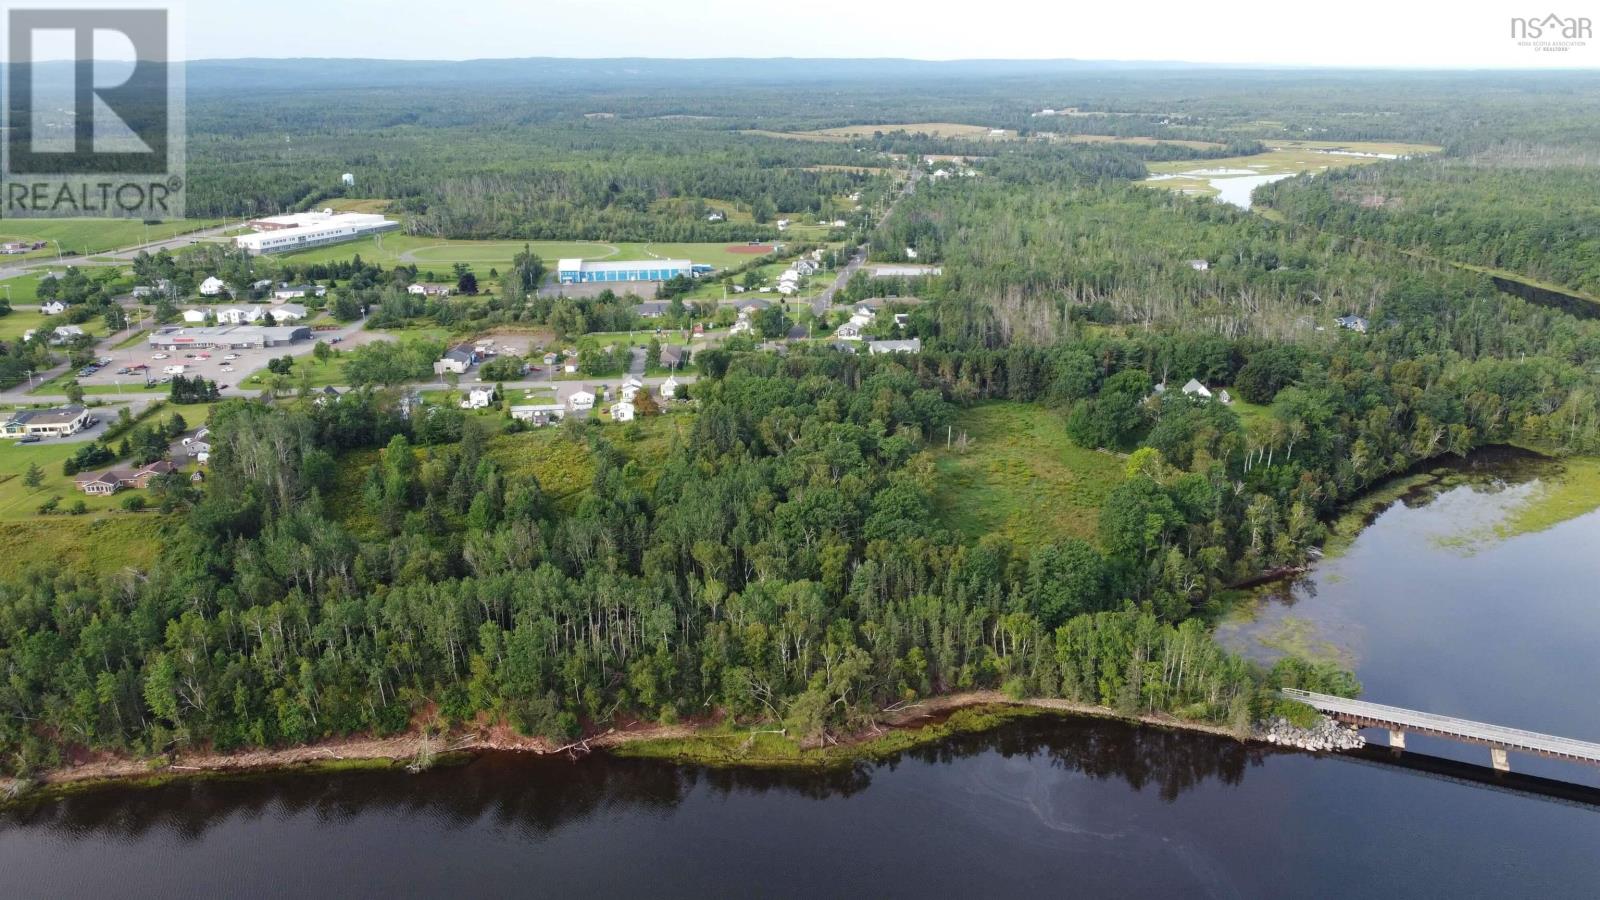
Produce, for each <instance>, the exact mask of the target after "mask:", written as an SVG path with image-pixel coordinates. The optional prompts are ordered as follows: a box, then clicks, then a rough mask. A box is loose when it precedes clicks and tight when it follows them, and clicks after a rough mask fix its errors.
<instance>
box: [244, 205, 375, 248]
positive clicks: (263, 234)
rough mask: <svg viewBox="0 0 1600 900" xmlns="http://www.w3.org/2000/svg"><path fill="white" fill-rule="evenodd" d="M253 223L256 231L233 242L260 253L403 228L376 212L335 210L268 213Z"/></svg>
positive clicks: (327, 242)
mask: <svg viewBox="0 0 1600 900" xmlns="http://www.w3.org/2000/svg"><path fill="white" fill-rule="evenodd" d="M249 224H250V227H251V228H254V229H255V230H256V233H255V234H241V235H239V236H238V237H236V238H234V239H233V241H234V244H235V245H236V246H238V247H241V248H243V249H244V250H246V251H248V252H250V253H252V254H257V255H259V254H263V253H288V252H290V251H293V250H303V249H305V248H307V247H321V246H325V245H327V244H338V243H342V242H344V241H354V240H359V239H360V238H364V237H366V236H367V235H370V234H377V233H379V232H383V231H392V230H393V229H396V228H399V227H400V223H399V222H396V221H393V220H391V219H386V218H384V217H383V216H380V215H376V214H373V213H336V212H334V211H333V210H331V209H325V210H323V211H322V212H308V213H290V214H288V215H283V216H267V217H266V218H261V219H254V220H252V221H251V222H250V223H249Z"/></svg>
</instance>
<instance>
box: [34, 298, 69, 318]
mask: <svg viewBox="0 0 1600 900" xmlns="http://www.w3.org/2000/svg"><path fill="white" fill-rule="evenodd" d="M66 311H67V305H66V304H65V303H62V302H61V301H60V300H51V301H50V302H49V303H41V304H39V312H42V313H44V314H45V315H47V316H59V315H61V314H62V313H64V312H66Z"/></svg>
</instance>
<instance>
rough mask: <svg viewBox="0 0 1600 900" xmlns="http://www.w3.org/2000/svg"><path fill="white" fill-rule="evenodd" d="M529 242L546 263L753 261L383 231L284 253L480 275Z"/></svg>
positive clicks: (698, 252) (669, 248)
mask: <svg viewBox="0 0 1600 900" xmlns="http://www.w3.org/2000/svg"><path fill="white" fill-rule="evenodd" d="M524 246H527V247H529V248H531V249H532V250H533V251H534V252H535V253H538V254H539V257H540V258H541V259H543V260H544V261H545V263H546V264H547V265H548V266H549V267H551V268H554V266H555V263H556V261H558V260H561V259H570V258H578V259H593V260H603V259H605V260H635V259H638V260H645V259H663V258H664V259H689V260H691V261H693V262H697V263H708V264H710V265H713V266H717V267H719V268H722V267H727V266H734V265H739V264H741V263H744V262H748V261H749V259H750V256H749V255H748V254H742V253H735V252H733V251H731V250H729V249H728V247H729V246H730V244H728V243H704V244H649V243H604V242H600V241H447V240H442V239H440V238H430V237H416V236H413V235H405V234H394V233H389V234H383V235H377V236H375V237H371V238H367V239H365V240H360V241H351V242H350V243H347V244H335V245H334V246H331V247H319V248H317V249H315V250H307V251H305V252H302V253H290V254H285V255H283V256H281V257H273V258H274V259H282V260H283V261H285V262H289V263H293V264H295V265H307V264H310V263H328V262H338V261H343V260H348V259H351V258H353V257H355V256H360V257H361V258H362V259H363V260H366V261H368V262H376V263H380V264H382V265H385V266H394V265H399V264H402V263H405V264H413V265H416V266H417V268H418V269H419V270H421V271H422V272H427V271H429V270H432V271H433V273H434V275H435V276H436V277H439V278H443V277H445V276H446V275H447V274H448V273H449V271H450V268H451V266H452V265H454V264H455V263H458V262H461V263H466V264H468V265H470V266H472V269H473V271H474V272H475V273H477V275H478V276H479V277H480V278H483V277H486V276H487V275H488V273H489V270H490V269H498V270H499V271H500V272H502V273H504V272H505V271H506V270H507V269H509V268H511V261H512V259H513V258H514V257H515V256H516V255H517V254H518V253H521V252H522V248H523V247H524Z"/></svg>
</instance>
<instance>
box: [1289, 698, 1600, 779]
mask: <svg viewBox="0 0 1600 900" xmlns="http://www.w3.org/2000/svg"><path fill="white" fill-rule="evenodd" d="M1283 696H1285V697H1287V698H1289V699H1290V700H1298V701H1300V702H1301V703H1304V704H1306V705H1307V706H1310V707H1312V708H1313V709H1316V710H1318V711H1320V712H1322V713H1323V714H1325V715H1327V716H1329V717H1331V718H1333V719H1336V720H1338V721H1340V722H1345V723H1347V724H1350V725H1356V726H1359V727H1362V728H1387V729H1388V730H1389V746H1391V747H1394V748H1396V749H1400V750H1404V749H1405V746H1406V732H1408V731H1409V732H1414V733H1416V734H1429V735H1433V736H1435V737H1443V738H1450V739H1451V740H1456V741H1461V742H1463V743H1467V744H1479V745H1481V746H1484V747H1488V748H1489V758H1490V761H1491V762H1492V763H1493V765H1494V767H1495V768H1496V769H1498V770H1500V771H1502V772H1509V771H1511V764H1510V762H1509V761H1508V760H1507V759H1506V754H1507V752H1509V751H1512V750H1515V751H1517V752H1518V753H1531V754H1533V755H1535V756H1545V757H1549V758H1551V759H1566V760H1572V761H1574V762H1584V763H1589V764H1590V765H1597V766H1600V744H1596V743H1593V742H1590V741H1580V740H1575V739H1573V738H1564V737H1556V736H1555V735H1553V734H1540V733H1539V732H1537V731H1524V730H1522V729H1521V728H1507V727H1505V726H1504V725H1491V724H1489V723H1487V722H1474V721H1471V720H1470V719H1458V718H1456V717H1454V716H1440V715H1435V714H1433V713H1426V712H1419V711H1417V710H1414V709H1402V708H1400V707H1398V706H1385V705H1383V704H1381V703H1368V702H1367V701H1365V700H1348V699H1346V698H1344V697H1335V696H1332V695H1330V694H1316V693H1312V692H1311V691H1300V690H1295V689H1293V688H1284V689H1283Z"/></svg>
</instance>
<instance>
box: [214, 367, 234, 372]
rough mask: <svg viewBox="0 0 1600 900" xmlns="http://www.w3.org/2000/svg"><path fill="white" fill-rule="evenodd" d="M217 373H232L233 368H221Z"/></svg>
mask: <svg viewBox="0 0 1600 900" xmlns="http://www.w3.org/2000/svg"><path fill="white" fill-rule="evenodd" d="M217 371H219V372H232V371H233V366H223V367H222V368H221V369H218V370H217Z"/></svg>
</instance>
